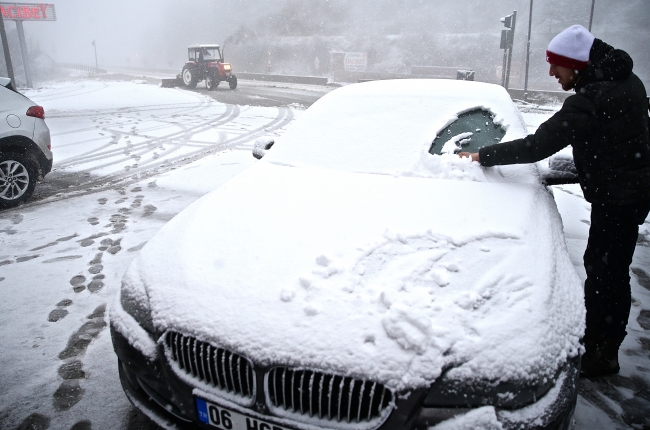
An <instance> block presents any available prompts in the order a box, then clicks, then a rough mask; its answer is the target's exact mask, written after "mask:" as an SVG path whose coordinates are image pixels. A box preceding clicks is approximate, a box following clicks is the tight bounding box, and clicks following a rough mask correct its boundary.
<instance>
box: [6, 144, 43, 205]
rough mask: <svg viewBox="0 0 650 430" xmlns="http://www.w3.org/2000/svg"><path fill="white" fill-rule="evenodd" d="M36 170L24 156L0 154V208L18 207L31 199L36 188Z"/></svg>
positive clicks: (9, 153)
mask: <svg viewBox="0 0 650 430" xmlns="http://www.w3.org/2000/svg"><path fill="white" fill-rule="evenodd" d="M36 170H37V169H36V167H35V166H34V163H33V162H32V161H31V160H29V159H28V158H27V157H25V156H24V155H21V154H18V153H14V152H8V153H0V207H2V208H10V207H14V206H18V205H19V204H21V203H23V202H24V201H26V200H27V199H29V197H31V195H32V193H33V192H34V187H35V186H36V176H37V173H36Z"/></svg>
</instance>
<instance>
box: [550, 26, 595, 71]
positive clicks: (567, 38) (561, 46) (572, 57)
mask: <svg viewBox="0 0 650 430" xmlns="http://www.w3.org/2000/svg"><path fill="white" fill-rule="evenodd" d="M594 39H595V37H594V35H593V34H591V33H590V32H589V30H587V29H586V28H584V27H583V26H581V25H573V26H571V27H569V28H567V29H566V30H564V31H562V32H561V33H560V34H558V35H557V36H555V37H554V38H553V40H551V43H549V44H548V49H547V50H546V61H548V62H549V63H551V64H554V65H556V66H562V67H566V68H569V69H573V70H583V69H584V68H585V67H587V64H589V51H591V45H593V43H594Z"/></svg>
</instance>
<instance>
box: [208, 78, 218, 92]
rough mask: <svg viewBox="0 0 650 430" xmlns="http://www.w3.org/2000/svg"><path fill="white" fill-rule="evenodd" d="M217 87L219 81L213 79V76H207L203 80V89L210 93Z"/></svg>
mask: <svg viewBox="0 0 650 430" xmlns="http://www.w3.org/2000/svg"><path fill="white" fill-rule="evenodd" d="M218 86H219V80H218V79H215V78H214V76H212V75H208V76H206V78H205V87H206V88H207V89H209V90H210V91H213V90H216V89H217V87H218Z"/></svg>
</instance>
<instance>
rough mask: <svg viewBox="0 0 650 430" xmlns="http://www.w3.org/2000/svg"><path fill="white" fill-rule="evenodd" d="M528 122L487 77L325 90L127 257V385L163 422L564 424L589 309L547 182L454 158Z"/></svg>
mask: <svg viewBox="0 0 650 430" xmlns="http://www.w3.org/2000/svg"><path fill="white" fill-rule="evenodd" d="M525 135H526V126H525V124H524V123H523V120H522V118H521V115H520V114H519V112H518V110H517V108H516V106H515V105H514V104H513V102H512V100H511V99H510V97H509V96H508V94H507V92H506V91H505V90H504V89H503V88H501V87H499V86H496V85H491V84H485V83H478V82H466V81H437V80H399V81H378V82H367V83H362V84H355V85H350V86H345V87H342V88H339V89H337V90H335V91H333V92H331V93H329V94H328V95H326V96H324V97H323V98H322V99H320V100H319V101H317V102H316V103H314V104H313V105H312V106H311V107H310V108H309V109H307V111H305V112H304V113H303V114H302V115H301V116H300V117H299V118H298V119H297V120H296V121H295V122H294V123H293V124H292V125H291V126H290V127H289V128H288V130H287V131H286V132H285V133H284V134H283V135H282V136H281V137H280V138H277V139H275V143H274V144H273V146H272V147H271V146H269V145H266V146H268V148H266V146H265V150H264V151H263V152H262V153H260V154H258V155H259V156H262V157H263V158H262V159H261V160H260V161H258V162H257V163H256V164H255V165H253V166H252V167H250V168H248V169H247V170H245V171H243V172H242V173H240V174H238V175H237V176H235V177H234V178H232V179H230V180H229V181H228V182H226V183H225V184H223V185H222V186H220V187H219V188H217V189H216V190H214V191H213V192H211V193H209V194H207V195H206V196H204V197H202V198H201V199H199V200H198V201H196V202H195V203H194V204H192V205H191V206H190V207H188V208H187V209H186V210H184V211H183V212H182V213H180V214H179V215H178V216H176V217H175V218H174V219H173V220H171V221H170V222H169V223H168V224H167V225H165V226H164V227H163V228H162V229H161V230H160V232H158V233H157V234H156V236H155V237H154V238H153V239H152V240H151V241H150V242H149V243H148V244H147V245H146V246H145V247H144V248H143V249H142V250H141V251H140V253H139V255H138V256H137V257H136V259H135V260H134V261H133V262H132V264H131V265H130V267H129V269H128V270H127V272H126V273H125V275H124V278H123V281H122V287H121V292H120V294H119V296H118V297H117V299H116V301H115V302H114V304H113V306H112V307H111V311H110V325H111V333H112V339H113V345H114V349H115V351H116V353H117V356H118V358H119V374H120V378H121V381H122V385H123V388H124V391H125V392H126V395H127V396H128V398H129V399H130V400H131V401H132V403H133V404H134V405H135V406H136V407H137V408H139V409H140V410H141V411H142V412H144V413H145V414H146V415H147V416H149V417H150V418H151V419H153V420H154V421H156V422H158V423H159V424H160V425H163V426H167V427H174V426H177V427H182V426H183V423H186V424H187V425H188V426H189V427H191V428H205V429H209V428H217V429H228V430H230V429H235V430H248V429H257V430H288V429H301V430H316V429H337V430H348V429H349V430H352V429H354V430H374V429H381V430H396V429H428V428H436V429H450V428H476V429H478V428H490V429H497V428H506V429H515V428H516V429H520V428H526V429H564V428H568V426H569V423H570V421H571V416H572V413H573V409H574V406H575V402H576V396H577V392H576V382H577V378H578V373H579V372H578V369H579V357H580V352H581V346H580V343H579V340H580V337H581V336H582V333H583V330H584V315H585V310H584V305H583V293H582V288H581V283H580V281H579V278H578V276H577V274H576V273H575V270H574V268H573V265H572V263H571V261H570V259H569V255H568V253H567V250H566V246H565V240H564V235H563V230H562V223H561V218H560V216H559V214H558V211H557V208H556V205H555V201H554V199H553V195H552V191H551V190H550V189H549V188H548V187H547V186H546V185H545V184H544V182H543V179H544V178H543V176H542V174H541V172H542V169H541V168H540V166H538V165H537V164H531V165H518V166H506V167H495V168H482V167H481V166H479V165H478V163H472V162H471V161H470V160H469V159H461V158H459V157H458V156H457V155H454V153H455V152H457V151H458V150H460V148H462V147H464V148H465V149H466V150H470V151H474V150H475V148H477V147H479V146H482V145H485V144H491V143H494V142H497V141H499V140H500V139H506V140H507V139H514V138H519V137H522V136H525ZM267 149H268V150H267Z"/></svg>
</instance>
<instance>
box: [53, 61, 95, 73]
mask: <svg viewBox="0 0 650 430" xmlns="http://www.w3.org/2000/svg"><path fill="white" fill-rule="evenodd" d="M56 65H57V66H58V67H63V68H65V69H73V70H81V71H83V72H88V73H94V74H96V75H97V74H100V73H107V72H106V69H100V68H99V67H93V66H86V65H85V64H74V63H56Z"/></svg>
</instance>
